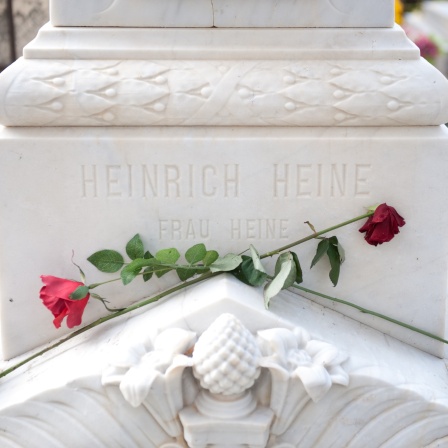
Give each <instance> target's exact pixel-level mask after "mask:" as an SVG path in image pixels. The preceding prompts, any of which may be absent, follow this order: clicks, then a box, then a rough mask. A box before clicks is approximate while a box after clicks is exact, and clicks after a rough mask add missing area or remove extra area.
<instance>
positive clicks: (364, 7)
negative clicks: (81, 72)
mask: <svg viewBox="0 0 448 448" xmlns="http://www.w3.org/2000/svg"><path fill="white" fill-rule="evenodd" d="M393 5H394V3H393V1H392V0H379V1H378V0H376V1H375V0H312V1H310V0H277V1H275V2H272V1H271V0H244V1H236V0H212V1H210V0H170V1H166V0H96V1H95V2H92V1H90V0H52V1H51V5H50V7H51V22H52V24H53V25H55V26H123V27H124V26H128V27H145V26H146V27H148V26H150V27H158V26H160V27H212V26H215V27H340V26H343V27H390V26H392V25H393V23H394V9H393Z"/></svg>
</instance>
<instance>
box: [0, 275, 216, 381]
mask: <svg viewBox="0 0 448 448" xmlns="http://www.w3.org/2000/svg"><path fill="white" fill-rule="evenodd" d="M219 274H221V272H216V273H207V274H204V275H201V276H200V277H197V278H195V279H193V280H189V281H186V282H184V283H180V284H178V285H176V286H173V287H172V288H169V289H167V290H166V291H163V292H161V293H159V294H157V295H155V296H152V297H149V298H147V299H145V300H142V301H141V302H138V303H135V304H134V305H131V306H128V307H127V308H124V309H123V310H120V311H117V312H115V313H113V314H109V315H108V316H105V317H101V318H100V319H98V320H96V321H94V322H92V323H91V324H89V325H86V326H85V327H82V328H80V329H79V330H76V331H74V332H73V333H70V334H69V335H68V336H66V337H65V338H62V339H60V340H59V341H58V342H55V343H54V344H51V345H50V346H48V347H45V348H44V349H42V350H40V351H38V352H37V353H34V354H33V355H31V356H29V357H28V358H25V359H24V360H22V361H21V362H19V363H17V364H15V365H13V366H12V367H10V368H8V369H6V370H4V371H3V372H1V373H0V378H2V377H4V376H6V375H8V374H9V373H11V372H14V370H17V369H18V368H19V367H21V366H23V365H25V364H27V363H28V362H30V361H32V360H33V359H35V358H38V357H39V356H42V355H43V354H44V353H46V352H48V351H50V350H53V349H54V348H56V347H59V346H60V345H61V344H63V343H64V342H67V341H69V340H70V339H73V338H74V337H75V336H78V335H80V334H82V333H84V332H86V331H87V330H90V329H92V328H94V327H97V326H98V325H100V324H102V323H104V322H107V321H109V320H111V319H115V318H116V317H119V316H123V315H124V314H127V313H130V312H131V311H135V310H137V309H139V308H141V307H143V306H146V305H149V304H151V303H154V302H157V301H158V300H160V299H163V298H164V297H166V296H168V295H170V294H173V293H175V292H177V291H180V290H182V289H184V288H186V287H188V286H191V285H194V284H196V283H199V282H202V281H203V280H207V279H209V278H212V277H216V276H217V275H219Z"/></svg>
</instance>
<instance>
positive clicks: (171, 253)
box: [156, 247, 180, 264]
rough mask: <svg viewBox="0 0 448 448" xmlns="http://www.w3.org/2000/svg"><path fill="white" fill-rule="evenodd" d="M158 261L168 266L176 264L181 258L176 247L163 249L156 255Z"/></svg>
mask: <svg viewBox="0 0 448 448" xmlns="http://www.w3.org/2000/svg"><path fill="white" fill-rule="evenodd" d="M156 258H157V260H159V261H161V262H162V263H166V264H175V263H176V261H177V260H179V258H180V253H179V251H178V250H177V249H175V248H174V247H172V248H170V249H162V250H159V251H158V252H157V253H156Z"/></svg>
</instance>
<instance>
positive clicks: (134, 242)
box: [126, 233, 145, 260]
mask: <svg viewBox="0 0 448 448" xmlns="http://www.w3.org/2000/svg"><path fill="white" fill-rule="evenodd" d="M126 253H127V254H128V257H129V258H130V259H131V260H135V259H136V258H143V257H144V254H145V249H144V248H143V242H142V240H141V238H140V235H139V234H138V233H137V234H136V235H134V236H133V237H132V239H131V240H129V241H128V244H126Z"/></svg>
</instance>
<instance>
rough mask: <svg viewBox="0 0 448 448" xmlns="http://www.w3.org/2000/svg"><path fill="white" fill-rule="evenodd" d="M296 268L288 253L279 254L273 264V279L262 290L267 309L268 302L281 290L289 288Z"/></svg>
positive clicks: (294, 276) (295, 273)
mask: <svg viewBox="0 0 448 448" xmlns="http://www.w3.org/2000/svg"><path fill="white" fill-rule="evenodd" d="M296 275H297V272H296V266H295V263H294V260H293V256H292V254H291V253H290V252H286V253H283V254H281V255H280V256H279V257H278V259H277V263H276V264H275V277H274V278H273V280H272V281H271V282H269V283H268V284H267V285H266V286H265V288H264V304H265V307H266V308H269V302H270V300H271V299H272V297H274V296H276V295H277V294H278V293H279V292H280V291H281V290H282V289H286V288H289V287H290V286H291V285H292V284H293V283H294V280H295V278H296Z"/></svg>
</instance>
